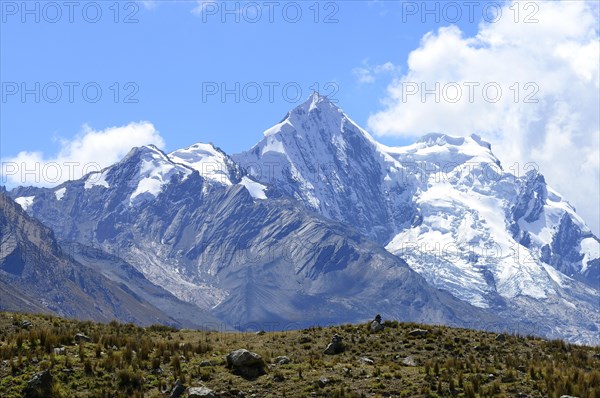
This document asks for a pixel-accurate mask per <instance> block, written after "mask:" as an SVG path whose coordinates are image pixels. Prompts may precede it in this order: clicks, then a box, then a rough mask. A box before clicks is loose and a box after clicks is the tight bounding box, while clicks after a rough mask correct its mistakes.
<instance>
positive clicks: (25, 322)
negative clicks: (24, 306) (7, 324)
mask: <svg viewBox="0 0 600 398" xmlns="http://www.w3.org/2000/svg"><path fill="white" fill-rule="evenodd" d="M19 326H20V327H21V329H29V328H31V327H33V323H31V322H29V321H28V320H23V321H21V323H20V324H19Z"/></svg>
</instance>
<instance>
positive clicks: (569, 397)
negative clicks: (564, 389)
mask: <svg viewBox="0 0 600 398" xmlns="http://www.w3.org/2000/svg"><path fill="white" fill-rule="evenodd" d="M560 398H579V397H574V396H572V395H561V396H560Z"/></svg>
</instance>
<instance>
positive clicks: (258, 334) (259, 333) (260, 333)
mask: <svg viewBox="0 0 600 398" xmlns="http://www.w3.org/2000/svg"><path fill="white" fill-rule="evenodd" d="M265 333H267V332H265V331H264V330H259V331H258V332H256V333H255V334H256V335H257V336H262V335H263V334H265Z"/></svg>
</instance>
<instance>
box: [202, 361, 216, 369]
mask: <svg viewBox="0 0 600 398" xmlns="http://www.w3.org/2000/svg"><path fill="white" fill-rule="evenodd" d="M198 366H200V367H201V368H205V367H207V366H215V363H214V362H213V361H202V362H200V364H199V365H198Z"/></svg>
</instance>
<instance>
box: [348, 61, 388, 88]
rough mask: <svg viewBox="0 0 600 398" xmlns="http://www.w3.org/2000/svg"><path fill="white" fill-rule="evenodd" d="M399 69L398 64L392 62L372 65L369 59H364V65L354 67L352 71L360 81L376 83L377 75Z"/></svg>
mask: <svg viewBox="0 0 600 398" xmlns="http://www.w3.org/2000/svg"><path fill="white" fill-rule="evenodd" d="M396 71H397V68H396V66H394V64H392V63H391V62H386V63H384V64H381V65H375V66H370V65H369V63H368V61H366V60H365V61H363V66H361V67H358V68H354V69H353V70H352V73H353V74H354V76H356V78H357V80H358V82H359V83H367V84H369V83H374V82H375V80H376V78H377V76H378V75H381V74H393V73H395V72H396Z"/></svg>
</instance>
